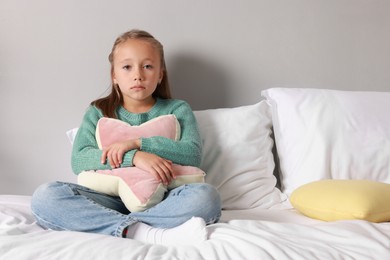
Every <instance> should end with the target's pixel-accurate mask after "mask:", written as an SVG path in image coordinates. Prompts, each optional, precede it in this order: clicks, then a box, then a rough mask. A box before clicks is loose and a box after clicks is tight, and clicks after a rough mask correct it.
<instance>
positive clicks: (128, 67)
mask: <svg viewBox="0 0 390 260" xmlns="http://www.w3.org/2000/svg"><path fill="white" fill-rule="evenodd" d="M122 69H125V70H129V69H130V65H125V66H123V67H122Z"/></svg>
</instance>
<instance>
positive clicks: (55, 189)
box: [31, 182, 221, 237]
mask: <svg viewBox="0 0 390 260" xmlns="http://www.w3.org/2000/svg"><path fill="white" fill-rule="evenodd" d="M31 209H32V212H33V214H34V216H35V218H36V219H37V221H38V224H39V225H41V226H43V227H45V228H49V229H53V230H72V231H81V232H93V233H101V234H107V235H112V236H116V237H121V236H122V233H123V230H124V228H126V227H127V226H129V225H132V224H134V223H136V222H139V221H140V222H143V223H146V224H148V225H150V226H153V227H158V228H172V227H176V226H178V225H180V224H182V223H184V222H186V221H187V220H189V219H190V218H191V217H201V218H203V219H204V220H205V221H206V224H212V223H215V222H217V221H218V220H219V218H220V216H221V199H220V197H219V194H218V192H217V190H216V189H215V188H214V187H213V186H212V185H209V184H207V183H194V184H187V185H182V186H180V187H178V188H175V189H173V190H170V191H168V192H167V193H166V194H165V197H164V200H163V201H161V202H160V203H159V204H157V205H156V206H154V207H152V208H150V209H148V210H145V211H143V212H129V211H128V210H127V209H126V207H125V206H124V204H123V202H122V201H121V200H120V198H119V197H112V196H109V195H106V194H102V193H99V192H97V191H94V190H91V189H88V188H86V187H83V186H80V185H77V184H73V183H64V182H52V183H47V184H43V185H41V186H40V187H38V189H37V190H36V191H35V192H34V194H33V196H32V201H31Z"/></svg>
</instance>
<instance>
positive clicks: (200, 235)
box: [126, 217, 207, 245]
mask: <svg viewBox="0 0 390 260" xmlns="http://www.w3.org/2000/svg"><path fill="white" fill-rule="evenodd" d="M126 237H127V238H132V239H135V240H138V241H142V242H146V243H152V244H161V245H192V244H195V243H200V242H203V241H205V240H206V239H207V231H206V223H205V221H204V220H203V218H198V217H193V218H191V219H190V220H188V221H187V222H185V223H183V224H181V225H180V226H177V227H174V228H169V229H164V228H154V227H151V226H149V225H147V224H145V223H142V222H138V223H135V224H133V225H131V226H129V227H128V229H127V234H126Z"/></svg>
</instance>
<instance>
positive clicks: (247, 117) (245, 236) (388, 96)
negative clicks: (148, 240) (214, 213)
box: [0, 88, 390, 259]
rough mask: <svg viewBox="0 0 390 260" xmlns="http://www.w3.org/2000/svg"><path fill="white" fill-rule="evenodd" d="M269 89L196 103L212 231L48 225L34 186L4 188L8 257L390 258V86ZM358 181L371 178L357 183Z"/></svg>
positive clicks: (2, 249) (0, 250)
mask: <svg viewBox="0 0 390 260" xmlns="http://www.w3.org/2000/svg"><path fill="white" fill-rule="evenodd" d="M262 97H263V98H262V99H261V100H260V101H259V102H258V103H256V104H253V105H247V106H241V107H236V108H221V109H210V110H202V111H195V115H196V118H197V120H198V123H199V128H200V132H201V136H202V141H203V143H204V151H203V158H202V167H201V168H202V169H203V170H204V171H205V172H206V173H207V175H206V181H207V182H208V183H210V184H212V185H214V186H215V187H216V188H217V189H218V190H219V192H220V194H221V198H222V203H223V204H222V205H223V211H222V217H221V220H220V222H219V223H217V224H213V225H209V226H207V230H208V234H209V235H208V240H207V241H205V242H203V243H200V244H196V245H188V246H184V245H183V246H162V245H153V244H145V243H141V242H138V241H134V240H131V239H121V238H116V237H110V236H105V235H99V234H89V233H80V232H71V231H61V232H58V231H52V230H44V229H42V228H41V227H39V226H38V225H37V224H36V222H35V220H34V218H33V216H32V214H31V211H30V200H31V197H30V196H16V195H0V259H390V223H389V222H388V221H390V205H388V204H390V203H387V202H388V201H390V195H388V190H390V188H389V187H388V186H387V185H390V184H388V183H390V174H389V173H390V160H389V158H390V117H388V115H387V111H389V110H390V104H389V102H388V100H390V93H386V92H382V93H379V92H354V91H337V90H330V89H300V88H271V89H267V90H264V91H262ZM340 180H343V181H346V185H347V186H342V188H341V189H340V188H339V186H337V185H336V184H337V183H335V182H337V181H340ZM354 180H358V181H368V184H367V183H364V188H365V189H363V190H362V189H360V187H361V186H359V189H357V190H356V189H355V186H356V185H355V183H354V182H350V181H354ZM324 181H328V184H329V185H330V188H329V186H327V187H325V186H323V184H322V182H324ZM329 182H330V183H329ZM318 183H320V186H319V188H318V186H316V188H315V189H314V191H313V189H312V190H311V191H310V190H309V191H307V190H303V189H302V188H303V187H308V186H309V187H311V186H310V185H313V184H318ZM371 184H384V186H383V189H376V188H375V187H376V186H370V185H371ZM324 187H325V188H324ZM345 187H347V188H345ZM373 187H374V188H373ZM326 188H328V190H326ZM329 189H330V190H329ZM348 191H353V192H354V193H353V194H352V195H351V194H349V193H348ZM371 195H375V196H371ZM295 197H298V199H296V200H292V198H295ZM356 198H357V199H356ZM313 201H314V202H315V206H314V207H313V205H312V204H310V203H313ZM343 203H344V204H343ZM345 203H346V204H347V205H346V204H345ZM317 206H318V207H317ZM337 206H341V210H343V211H344V212H343V214H339V213H340V211H341V210H340V208H337ZM335 207H336V208H335ZM363 211H364V212H365V214H360V213H361V212H363ZM356 212H358V213H359V214H356ZM378 216H379V218H373V217H378Z"/></svg>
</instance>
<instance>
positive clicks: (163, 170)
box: [133, 151, 175, 185]
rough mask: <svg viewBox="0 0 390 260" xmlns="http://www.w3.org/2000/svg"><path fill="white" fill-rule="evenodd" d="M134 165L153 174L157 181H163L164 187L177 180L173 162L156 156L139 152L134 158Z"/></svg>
mask: <svg viewBox="0 0 390 260" xmlns="http://www.w3.org/2000/svg"><path fill="white" fill-rule="evenodd" d="M133 164H134V165H135V166H137V167H138V168H140V169H142V170H145V171H147V172H149V173H151V174H152V175H153V176H154V177H155V178H156V180H159V181H161V182H162V183H163V184H164V185H168V184H169V183H170V182H171V180H172V179H174V178H175V176H174V174H173V170H172V162H171V161H169V160H166V159H164V158H161V157H160V156H157V155H155V154H152V153H147V152H142V151H137V152H136V153H135V155H134V158H133Z"/></svg>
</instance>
